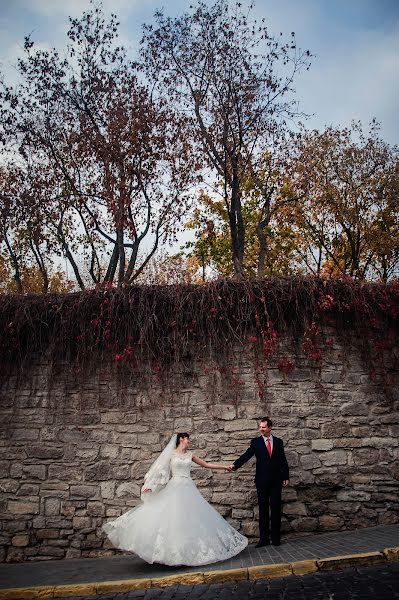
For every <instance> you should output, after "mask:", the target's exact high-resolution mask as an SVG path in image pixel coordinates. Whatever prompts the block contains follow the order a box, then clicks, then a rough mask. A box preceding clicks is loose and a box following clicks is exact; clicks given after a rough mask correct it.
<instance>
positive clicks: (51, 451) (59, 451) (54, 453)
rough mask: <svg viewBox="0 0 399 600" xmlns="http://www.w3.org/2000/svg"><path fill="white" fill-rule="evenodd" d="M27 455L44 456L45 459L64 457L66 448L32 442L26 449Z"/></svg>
mask: <svg viewBox="0 0 399 600" xmlns="http://www.w3.org/2000/svg"><path fill="white" fill-rule="evenodd" d="M26 452H27V455H28V456H29V457H30V458H42V459H45V460H50V459H53V460H54V459H57V458H62V456H63V455H64V448H63V447H61V448H59V447H58V448H57V447H52V446H43V445H38V444H31V445H30V446H28V447H27V449H26Z"/></svg>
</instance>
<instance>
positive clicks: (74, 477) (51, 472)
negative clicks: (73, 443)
mask: <svg viewBox="0 0 399 600" xmlns="http://www.w3.org/2000/svg"><path fill="white" fill-rule="evenodd" d="M48 478H49V479H60V480H61V481H81V480H82V473H81V469H78V468H77V465H66V464H50V465H49V466H48Z"/></svg>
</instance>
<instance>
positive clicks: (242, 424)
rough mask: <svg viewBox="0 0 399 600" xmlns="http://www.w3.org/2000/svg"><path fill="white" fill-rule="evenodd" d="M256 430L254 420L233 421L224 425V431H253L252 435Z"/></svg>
mask: <svg viewBox="0 0 399 600" xmlns="http://www.w3.org/2000/svg"><path fill="white" fill-rule="evenodd" d="M257 429H258V427H257V422H256V421H255V420H254V419H235V420H234V421H230V422H228V423H225V425H224V430H225V431H245V432H247V431H253V432H254V435H255V433H256V431H257ZM247 435H248V434H247Z"/></svg>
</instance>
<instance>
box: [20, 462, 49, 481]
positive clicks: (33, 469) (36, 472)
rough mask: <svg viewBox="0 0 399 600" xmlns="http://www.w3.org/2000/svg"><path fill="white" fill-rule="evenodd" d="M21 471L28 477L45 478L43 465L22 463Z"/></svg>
mask: <svg viewBox="0 0 399 600" xmlns="http://www.w3.org/2000/svg"><path fill="white" fill-rule="evenodd" d="M22 472H23V475H24V476H25V477H26V478H29V479H41V480H44V479H46V467H45V466H44V465H23V466H22Z"/></svg>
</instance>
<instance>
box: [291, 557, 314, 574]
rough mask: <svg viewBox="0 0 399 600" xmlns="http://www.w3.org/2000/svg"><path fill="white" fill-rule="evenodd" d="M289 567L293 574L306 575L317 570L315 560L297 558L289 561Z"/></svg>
mask: <svg viewBox="0 0 399 600" xmlns="http://www.w3.org/2000/svg"><path fill="white" fill-rule="evenodd" d="M291 567H292V572H293V574H294V575H307V574H308V573H315V572H316V571H317V570H318V566H317V561H316V560H298V561H297V562H294V563H291Z"/></svg>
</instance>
